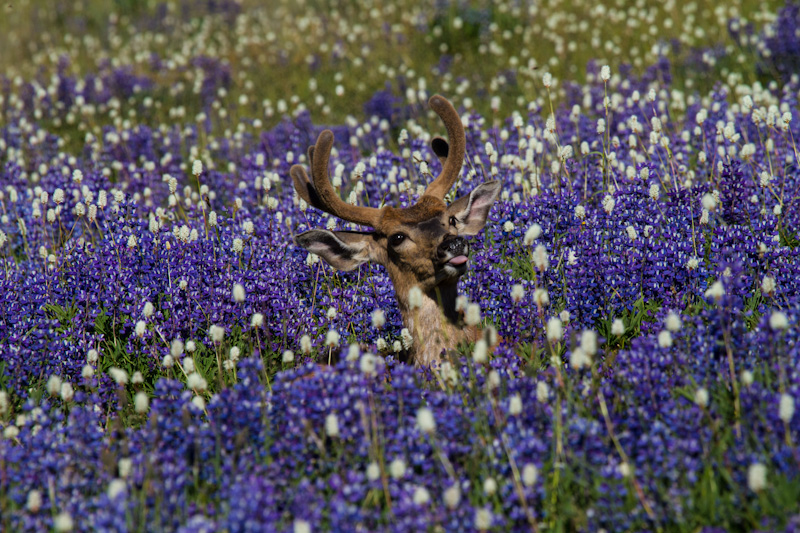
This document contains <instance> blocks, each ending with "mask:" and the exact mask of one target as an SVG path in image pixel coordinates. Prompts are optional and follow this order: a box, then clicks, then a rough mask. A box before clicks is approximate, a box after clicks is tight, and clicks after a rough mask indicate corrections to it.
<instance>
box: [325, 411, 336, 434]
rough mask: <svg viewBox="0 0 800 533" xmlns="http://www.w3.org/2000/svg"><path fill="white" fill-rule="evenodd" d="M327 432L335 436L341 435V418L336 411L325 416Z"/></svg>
mask: <svg viewBox="0 0 800 533" xmlns="http://www.w3.org/2000/svg"><path fill="white" fill-rule="evenodd" d="M325 434H326V435H327V436H329V437H333V438H335V437H338V436H339V418H338V417H337V416H336V413H330V414H328V416H326V417H325Z"/></svg>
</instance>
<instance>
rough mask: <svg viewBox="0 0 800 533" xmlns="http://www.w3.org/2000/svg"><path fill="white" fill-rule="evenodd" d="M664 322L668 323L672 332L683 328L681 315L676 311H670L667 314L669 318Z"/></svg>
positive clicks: (668, 327)
mask: <svg viewBox="0 0 800 533" xmlns="http://www.w3.org/2000/svg"><path fill="white" fill-rule="evenodd" d="M664 324H665V325H666V327H667V330H668V331H671V332H672V333H677V332H678V331H680V330H681V327H682V326H683V323H682V322H681V317H679V316H678V315H677V314H676V313H675V311H670V312H669V314H667V318H666V320H665V321H664Z"/></svg>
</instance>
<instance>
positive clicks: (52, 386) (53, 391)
mask: <svg viewBox="0 0 800 533" xmlns="http://www.w3.org/2000/svg"><path fill="white" fill-rule="evenodd" d="M46 388H47V394H49V395H50V396H58V395H59V394H60V393H61V378H60V377H59V376H56V375H55V374H53V375H52V376H50V378H48V380H47V387H46Z"/></svg>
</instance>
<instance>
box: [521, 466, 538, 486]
mask: <svg viewBox="0 0 800 533" xmlns="http://www.w3.org/2000/svg"><path fill="white" fill-rule="evenodd" d="M538 478H539V469H538V468H536V465H535V464H533V463H528V464H526V465H525V466H524V467H522V484H523V485H525V486H526V487H532V486H534V485H535V484H536V480H537V479H538Z"/></svg>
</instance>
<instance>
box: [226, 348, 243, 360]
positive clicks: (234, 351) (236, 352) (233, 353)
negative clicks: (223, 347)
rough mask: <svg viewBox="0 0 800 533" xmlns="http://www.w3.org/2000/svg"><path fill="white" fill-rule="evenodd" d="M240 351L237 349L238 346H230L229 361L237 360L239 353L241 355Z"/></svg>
mask: <svg viewBox="0 0 800 533" xmlns="http://www.w3.org/2000/svg"><path fill="white" fill-rule="evenodd" d="M241 353H242V351H241V350H240V349H239V347H238V346H231V349H230V350H229V351H228V358H229V359H230V360H231V361H234V362H236V361H238V360H239V355H241Z"/></svg>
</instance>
